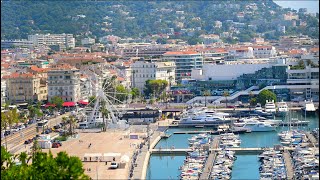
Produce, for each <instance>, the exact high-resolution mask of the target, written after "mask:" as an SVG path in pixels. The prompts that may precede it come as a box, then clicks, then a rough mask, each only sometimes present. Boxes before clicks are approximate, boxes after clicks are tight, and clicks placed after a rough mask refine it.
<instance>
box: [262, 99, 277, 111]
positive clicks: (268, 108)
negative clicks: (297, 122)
mask: <svg viewBox="0 0 320 180" xmlns="http://www.w3.org/2000/svg"><path fill="white" fill-rule="evenodd" d="M264 111H265V112H269V113H274V112H276V105H275V104H274V100H272V101H268V100H267V101H266V104H265V106H264Z"/></svg>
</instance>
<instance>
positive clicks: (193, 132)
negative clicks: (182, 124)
mask: <svg viewBox="0 0 320 180" xmlns="http://www.w3.org/2000/svg"><path fill="white" fill-rule="evenodd" d="M202 133H204V134H207V133H210V134H211V133H212V131H177V132H173V134H202Z"/></svg>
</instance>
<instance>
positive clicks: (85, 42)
mask: <svg viewBox="0 0 320 180" xmlns="http://www.w3.org/2000/svg"><path fill="white" fill-rule="evenodd" d="M94 43H96V40H95V39H93V38H83V39H81V44H82V45H88V44H94Z"/></svg>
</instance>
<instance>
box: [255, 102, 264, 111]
mask: <svg viewBox="0 0 320 180" xmlns="http://www.w3.org/2000/svg"><path fill="white" fill-rule="evenodd" d="M254 110H255V111H259V112H262V111H263V110H262V107H261V104H260V103H258V104H257V105H256V107H255V108H254Z"/></svg>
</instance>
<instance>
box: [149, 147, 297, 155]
mask: <svg viewBox="0 0 320 180" xmlns="http://www.w3.org/2000/svg"><path fill="white" fill-rule="evenodd" d="M285 149H286V150H293V149H294V148H290V147H285ZM209 150H210V151H221V150H227V151H236V152H239V153H244V152H245V153H260V152H263V151H268V150H273V148H272V147H271V148H225V149H222V148H210V149H209ZM192 151H193V150H192V149H191V148H185V149H174V148H172V149H162V148H157V149H150V153H151V154H183V153H184V154H186V153H187V152H192Z"/></svg>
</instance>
